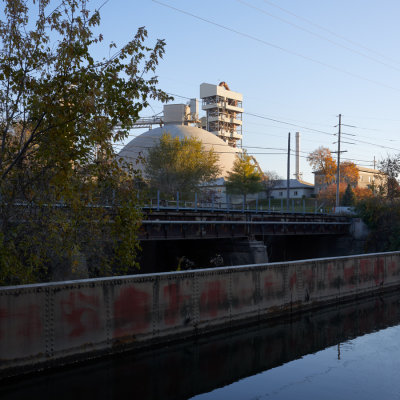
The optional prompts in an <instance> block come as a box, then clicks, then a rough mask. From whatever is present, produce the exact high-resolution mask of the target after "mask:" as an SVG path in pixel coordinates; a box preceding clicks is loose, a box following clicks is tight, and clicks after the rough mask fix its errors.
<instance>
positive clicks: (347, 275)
mask: <svg viewBox="0 0 400 400" xmlns="http://www.w3.org/2000/svg"><path fill="white" fill-rule="evenodd" d="M343 276H344V281H345V282H346V283H349V284H350V285H352V286H354V265H352V266H351V267H347V268H346V267H345V268H344V270H343Z"/></svg>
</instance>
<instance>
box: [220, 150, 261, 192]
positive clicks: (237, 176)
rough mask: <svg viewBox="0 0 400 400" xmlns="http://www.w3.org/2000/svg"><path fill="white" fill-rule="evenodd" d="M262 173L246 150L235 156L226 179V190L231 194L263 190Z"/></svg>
mask: <svg viewBox="0 0 400 400" xmlns="http://www.w3.org/2000/svg"><path fill="white" fill-rule="evenodd" d="M262 177H263V174H262V172H261V171H260V170H259V167H258V165H257V163H256V161H255V159H254V158H253V157H252V156H249V155H248V154H247V152H246V151H243V153H240V154H238V155H237V156H236V159H235V162H234V164H233V168H232V171H231V172H230V173H229V174H228V177H227V180H226V183H225V185H226V190H227V191H228V193H231V194H243V195H245V196H246V195H247V194H250V193H258V192H261V191H262V190H263V185H262Z"/></svg>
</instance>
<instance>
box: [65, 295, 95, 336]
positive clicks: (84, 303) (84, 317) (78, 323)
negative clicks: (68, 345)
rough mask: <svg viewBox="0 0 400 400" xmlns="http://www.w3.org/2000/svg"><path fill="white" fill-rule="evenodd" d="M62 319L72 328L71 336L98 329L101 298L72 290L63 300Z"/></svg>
mask: <svg viewBox="0 0 400 400" xmlns="http://www.w3.org/2000/svg"><path fill="white" fill-rule="evenodd" d="M60 305H61V312H62V319H63V320H64V321H65V322H66V323H67V325H68V326H69V328H70V331H69V333H68V336H69V337H79V336H82V335H83V334H84V333H85V332H90V331H93V330H96V329H98V328H99V326H100V320H99V316H98V312H99V299H98V297H96V296H88V295H85V294H83V293H82V292H71V293H69V298H68V299H67V300H61V301H60Z"/></svg>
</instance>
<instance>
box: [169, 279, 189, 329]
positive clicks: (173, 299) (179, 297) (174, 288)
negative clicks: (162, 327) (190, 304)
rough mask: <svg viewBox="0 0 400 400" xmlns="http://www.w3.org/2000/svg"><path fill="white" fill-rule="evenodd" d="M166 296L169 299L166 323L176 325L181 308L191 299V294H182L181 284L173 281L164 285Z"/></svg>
mask: <svg viewBox="0 0 400 400" xmlns="http://www.w3.org/2000/svg"><path fill="white" fill-rule="evenodd" d="M164 297H165V298H167V299H168V306H167V309H166V310H165V312H164V320H165V323H166V325H174V324H175V323H176V320H177V317H178V314H179V310H180V309H181V308H182V306H184V304H185V303H186V302H187V301H188V300H189V299H190V296H189V295H184V294H182V293H181V289H180V286H179V285H177V284H176V283H171V284H170V285H168V286H165V287H164Z"/></svg>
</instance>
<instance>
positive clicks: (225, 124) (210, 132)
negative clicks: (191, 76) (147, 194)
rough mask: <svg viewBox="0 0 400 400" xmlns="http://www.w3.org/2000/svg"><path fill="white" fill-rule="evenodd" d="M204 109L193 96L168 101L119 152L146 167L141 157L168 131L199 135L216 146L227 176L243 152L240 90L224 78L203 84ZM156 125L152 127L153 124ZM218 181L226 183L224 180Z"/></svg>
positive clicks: (205, 143)
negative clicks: (201, 113)
mask: <svg viewBox="0 0 400 400" xmlns="http://www.w3.org/2000/svg"><path fill="white" fill-rule="evenodd" d="M200 98H201V100H202V109H203V110H204V111H205V113H206V116H205V117H203V118H200V116H199V100H198V99H191V100H190V101H189V102H188V104H166V105H164V108H163V115H162V116H154V117H151V118H141V119H139V120H138V121H137V122H136V124H135V126H136V127H137V128H146V127H147V128H148V129H149V130H148V131H147V132H144V133H143V134H141V135H139V136H137V137H136V138H134V139H132V140H131V141H130V142H129V143H128V144H127V145H126V146H125V147H124V148H123V149H122V150H121V151H120V152H119V154H118V155H119V156H120V157H122V158H124V159H126V160H127V161H129V162H132V163H135V162H137V166H138V168H140V169H142V170H143V164H142V162H141V159H142V158H143V157H144V158H145V157H146V152H147V151H148V149H149V148H151V147H152V146H154V145H156V144H158V142H159V140H160V138H161V136H162V135H163V134H165V133H169V134H170V135H171V136H172V137H173V138H174V137H179V138H180V139H183V138H184V137H186V138H196V139H199V140H201V142H202V143H203V146H204V148H205V150H211V149H212V150H214V152H216V153H217V154H218V156H219V165H220V167H221V178H225V177H226V176H227V174H228V172H229V171H231V169H232V167H233V163H234V160H235V156H236V154H237V153H239V152H241V147H240V146H241V144H242V136H243V135H242V113H243V108H242V101H243V96H242V94H241V93H237V92H233V91H231V90H229V87H228V85H227V84H226V83H225V82H221V83H220V84H219V85H211V84H209V83H202V84H201V85H200ZM154 125H157V128H155V129H153V126H154ZM217 181H218V186H220V182H222V184H223V180H222V181H221V180H220V179H219V180H217Z"/></svg>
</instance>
